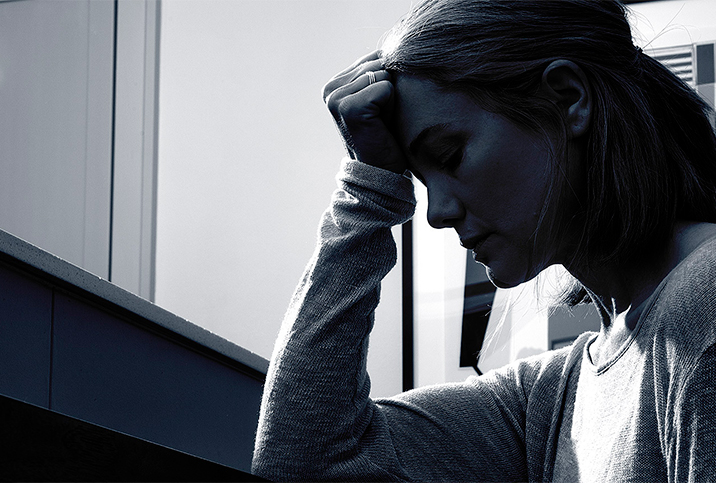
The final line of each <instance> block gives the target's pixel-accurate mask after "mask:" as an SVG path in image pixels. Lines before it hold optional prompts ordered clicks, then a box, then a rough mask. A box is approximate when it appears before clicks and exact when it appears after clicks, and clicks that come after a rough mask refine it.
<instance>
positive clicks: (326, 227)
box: [252, 160, 531, 481]
mask: <svg viewBox="0 0 716 483" xmlns="http://www.w3.org/2000/svg"><path fill="white" fill-rule="evenodd" d="M338 184H339V189H338V190H337V191H336V192H335V193H334V195H333V198H332V203H331V206H330V208H329V209H328V210H327V211H326V212H325V213H324V215H323V218H322V222H321V226H320V230H319V239H318V245H317V248H316V251H315V252H314V255H313V257H312V259H311V261H310V262H309V264H308V266H307V268H306V271H305V273H304V275H303V278H302V280H301V282H300V284H299V286H298V288H297V289H296V292H295V294H294V296H293V298H292V301H291V304H290V306H289V309H288V311H287V313H286V316H285V319H284V323H283V325H282V328H281V331H280V334H279V337H278V340H277V343H276V346H275V349H274V353H273V356H272V360H271V364H270V367H269V371H268V375H267V380H266V385H265V388H264V395H263V400H262V405H261V412H260V418H259V426H258V433H257V437H256V443H255V449H254V459H253V464H252V471H253V472H254V473H255V474H257V475H259V476H263V477H266V478H268V479H271V480H275V481H286V480H311V481H317V480H340V481H350V480H353V481H371V480H373V481H391V480H392V481H395V480H410V479H414V480H422V481H427V480H435V479H452V480H483V481H486V480H498V481H506V480H525V479H526V469H525V468H526V463H525V449H524V438H525V435H524V427H525V410H524V408H525V406H526V395H525V392H524V391H525V390H524V389H523V388H522V386H521V384H522V383H521V382H520V380H519V379H520V377H521V376H519V375H518V372H519V371H513V370H511V369H510V370H506V371H504V372H503V373H495V374H491V375H485V376H482V377H480V378H473V379H472V381H470V382H466V383H463V384H451V385H443V386H437V387H432V388H425V389H420V390H415V391H411V392H408V393H406V394H403V395H400V396H398V397H396V398H393V399H387V400H381V401H378V402H376V401H372V400H371V399H370V398H369V392H370V382H369V378H368V374H367V372H366V356H367V349H368V335H369V332H370V330H371V327H372V324H373V312H374V309H375V308H376V306H377V304H378V299H379V288H380V282H381V280H382V278H383V277H384V276H385V275H386V274H387V273H388V271H389V270H390V269H391V268H392V267H393V266H394V264H395V261H396V247H395V243H394V241H393V239H392V236H391V231H390V228H391V226H393V225H396V224H398V223H402V222H404V221H406V220H407V219H408V218H409V217H410V216H412V213H413V211H414V205H415V200H414V195H413V189H412V183H411V182H410V180H408V179H407V178H405V177H403V176H401V175H397V174H394V173H390V172H387V171H385V170H381V169H378V168H374V167H371V166H368V165H365V164H361V163H359V162H356V161H351V160H346V161H344V162H343V164H342V168H341V172H340V173H339V175H338ZM523 372H525V371H523ZM527 372H529V371H527ZM525 377H527V378H529V377H528V376H525ZM530 377H531V376H530Z"/></svg>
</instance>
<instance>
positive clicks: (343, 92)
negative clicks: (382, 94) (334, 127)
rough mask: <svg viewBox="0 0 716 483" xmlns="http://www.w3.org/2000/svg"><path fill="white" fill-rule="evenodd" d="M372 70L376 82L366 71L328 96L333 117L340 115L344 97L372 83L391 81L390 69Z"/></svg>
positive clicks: (328, 104) (327, 101)
mask: <svg viewBox="0 0 716 483" xmlns="http://www.w3.org/2000/svg"><path fill="white" fill-rule="evenodd" d="M370 72H373V75H374V76H375V81H374V82H371V77H370V75H369V74H368V73H367V72H366V73H364V74H362V75H360V76H358V77H356V78H355V79H354V80H353V81H352V82H350V83H349V84H346V85H344V86H341V87H339V88H338V89H336V90H334V91H333V92H331V93H330V94H329V95H328V97H327V98H326V99H325V102H326V105H327V106H328V110H329V111H331V113H332V114H333V117H336V116H337V115H338V109H339V107H340V104H341V101H342V99H344V98H346V97H348V96H351V95H353V94H356V93H357V92H360V91H362V90H364V89H366V88H368V87H371V84H372V85H375V84H378V83H381V82H388V83H390V74H389V73H388V71H385V70H379V71H370Z"/></svg>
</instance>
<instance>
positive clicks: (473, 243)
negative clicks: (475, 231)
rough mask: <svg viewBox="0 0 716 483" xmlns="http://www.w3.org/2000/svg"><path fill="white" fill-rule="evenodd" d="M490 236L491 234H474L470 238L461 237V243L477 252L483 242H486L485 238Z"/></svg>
mask: <svg viewBox="0 0 716 483" xmlns="http://www.w3.org/2000/svg"><path fill="white" fill-rule="evenodd" d="M489 236H490V234H489V233H488V234H486V235H482V236H473V237H469V238H462V237H461V238H460V245H462V246H463V247H464V248H467V249H468V250H472V251H473V252H477V251H478V250H479V249H480V247H481V246H482V244H483V243H485V240H487V238H488V237H489Z"/></svg>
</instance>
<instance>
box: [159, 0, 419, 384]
mask: <svg viewBox="0 0 716 483" xmlns="http://www.w3.org/2000/svg"><path fill="white" fill-rule="evenodd" d="M410 3H411V2H410V0H391V1H388V0H372V1H367V0H366V1H363V0H361V1H352V0H350V1H349V0H321V1H319V0H311V1H308V0H306V1H276V0H228V1H227V0H164V1H163V2H162V24H161V60H160V107H159V119H160V121H159V165H158V208H157V256H156V302H157V303H158V304H159V305H161V306H163V307H165V308H167V309H169V310H171V311H173V312H175V313H177V314H178V315H180V316H183V317H186V318H188V319H189V320H191V321H193V322H195V323H198V324H200V325H202V326H204V327H206V328H207V329H209V330H211V331H213V332H215V333H217V334H219V335H221V336H223V337H225V338H226V339H228V340H230V341H233V342H235V343H237V344H239V345H241V346H243V347H245V348H247V349H249V350H251V351H254V352H256V353H258V354H260V355H262V356H264V357H267V358H268V357H269V356H270V354H271V350H272V347H273V343H274V340H275V337H276V334H277V332H278V328H279V325H280V322H281V319H282V316H283V314H284V311H285V310H286V306H287V304H288V301H289V299H290V296H291V293H292V292H293V289H294V287H295V285H296V283H297V282H298V279H299V277H300V274H301V272H302V270H303V268H304V266H305V264H306V262H307V261H308V259H309V257H310V256H311V253H312V251H313V248H314V242H315V234H316V229H317V224H318V220H319V217H320V215H321V213H322V212H323V210H324V209H325V208H326V207H327V205H328V202H329V199H330V196H331V193H332V191H333V190H334V187H335V181H334V176H335V174H336V172H337V168H338V164H339V161H340V158H341V157H342V156H343V147H342V144H341V142H340V140H339V138H338V136H337V132H336V130H335V128H334V126H333V122H332V118H331V116H330V115H329V113H328V111H327V110H326V108H325V106H324V105H323V101H322V99H321V89H322V86H323V84H324V83H325V82H326V81H327V80H328V79H329V78H330V77H331V76H332V75H333V74H335V73H336V72H338V71H340V70H342V69H343V68H344V67H346V66H347V65H349V64H350V63H352V62H353V61H354V60H355V59H356V58H357V57H359V56H361V55H364V54H366V53H368V52H370V51H372V50H374V49H375V48H376V47H377V46H378V40H379V38H380V36H381V35H382V34H383V33H384V32H385V30H387V29H388V28H389V27H390V26H391V25H392V24H393V23H394V22H395V21H396V20H397V19H398V18H399V17H400V16H401V15H403V14H404V13H405V12H406V11H407V10H408V8H409V6H410ZM400 290H401V288H400V273H399V272H397V271H395V270H394V271H393V273H391V274H390V275H389V277H388V279H387V280H386V281H385V283H384V288H383V301H382V303H381V306H380V309H379V311H378V313H377V315H376V329H375V331H374V333H373V336H372V338H371V351H370V361H369V370H370V371H371V375H372V379H373V385H374V391H373V394H374V395H387V394H393V393H396V392H398V391H399V390H400V385H401V383H400V381H401V374H400V360H401V343H400V325H401V296H400V295H401V292H400Z"/></svg>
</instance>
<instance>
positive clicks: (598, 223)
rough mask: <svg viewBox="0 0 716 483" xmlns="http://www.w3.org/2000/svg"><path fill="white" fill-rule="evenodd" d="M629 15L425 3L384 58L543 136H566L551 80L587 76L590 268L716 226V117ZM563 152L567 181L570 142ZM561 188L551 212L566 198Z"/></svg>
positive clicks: (518, 0)
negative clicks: (641, 37) (559, 65)
mask: <svg viewBox="0 0 716 483" xmlns="http://www.w3.org/2000/svg"><path fill="white" fill-rule="evenodd" d="M626 14H627V11H626V9H625V7H624V6H623V5H621V4H620V3H619V2H617V1H613V0H612V1H603V0H569V1H566V0H558V1H555V0H540V1H522V0H426V1H424V2H422V3H420V4H418V5H416V6H415V7H414V8H413V9H412V10H411V12H409V13H408V15H407V16H406V17H404V18H403V19H402V20H401V21H400V22H399V23H398V24H397V25H396V26H395V27H394V28H393V29H392V30H391V31H390V32H389V34H388V36H387V37H386V39H385V41H384V43H383V48H382V51H383V52H382V55H383V59H384V63H385V68H386V69H388V70H389V71H392V72H397V73H402V74H407V75H411V76H416V77H420V78H424V79H427V80H430V81H432V82H434V83H435V84H436V85H437V86H439V87H440V88H443V89H446V90H450V91H458V92H463V93H467V94H469V95H471V96H472V97H473V98H474V99H475V100H476V101H477V102H478V104H480V105H481V106H482V107H483V108H485V109H487V110H491V111H493V112H496V113H498V114H501V115H504V116H505V117H507V118H509V119H511V120H512V121H513V122H516V123H518V124H520V125H522V126H524V127H526V128H528V129H531V130H533V131H535V132H538V133H544V134H547V132H552V133H554V132H558V133H559V132H560V131H561V132H565V129H564V121H563V119H562V117H561V114H560V112H559V110H558V109H557V108H556V106H555V105H554V104H553V103H551V102H549V101H547V100H545V99H542V98H540V97H539V96H536V93H537V90H538V88H539V86H540V83H541V79H542V73H543V72H544V69H545V68H546V67H547V66H548V65H549V64H550V63H551V62H552V61H554V60H556V59H567V60H571V61H573V62H574V63H575V64H577V65H579V67H580V68H581V69H582V70H583V72H584V73H585V75H586V76H587V78H588V80H589V83H590V87H591V95H592V104H593V112H592V118H591V125H590V129H589V131H588V133H587V134H586V136H587V139H586V148H587V163H588V167H587V172H586V181H585V187H586V196H585V197H584V198H583V199H582V200H581V202H582V207H581V209H580V210H579V214H578V218H579V220H577V221H578V222H579V227H580V228H579V229H580V230H581V233H580V235H579V236H578V237H577V248H576V249H575V253H577V256H580V257H583V258H580V260H579V261H580V262H586V263H591V264H601V263H605V262H611V263H614V262H623V261H625V260H628V259H629V258H630V257H633V256H635V255H637V254H640V253H645V252H646V251H648V249H649V248H651V247H654V246H656V245H657V244H659V243H663V242H664V240H665V239H666V237H668V236H669V235H670V233H671V231H672V229H673V226H674V223H675V222H676V220H678V219H683V220H698V221H709V222H716V136H715V135H714V129H713V126H712V125H711V123H710V121H709V116H710V115H711V113H712V111H711V108H710V107H709V106H708V105H707V104H706V103H705V102H704V101H703V100H702V99H701V98H700V97H699V96H698V94H696V93H695V92H694V90H693V89H691V88H690V87H689V86H688V85H687V84H686V83H684V82H683V81H682V80H680V79H679V78H678V77H677V76H676V75H674V74H673V73H671V71H669V70H668V69H667V68H666V67H664V66H663V65H662V64H661V63H659V62H658V61H656V60H654V59H652V58H651V57H649V56H647V55H646V54H644V53H642V51H641V49H638V48H636V47H635V46H634V44H633V42H632V36H631V29H630V26H629V23H628V21H627V18H626ZM554 128H557V129H556V130H555V129H554ZM553 152H554V154H555V156H554V158H555V159H554V162H553V164H554V166H553V172H554V173H556V172H557V171H554V170H556V169H565V168H566V167H565V166H564V165H563V164H561V163H563V160H564V159H565V158H566V140H565V139H561V140H559V142H558V145H557V146H554V151H553ZM552 178H553V182H552V184H553V186H552V187H551V188H550V191H549V194H548V201H549V203H552V202H558V199H559V198H560V197H561V196H564V195H565V189H567V188H566V187H565V186H562V184H563V183H562V181H561V179H562V178H561V177H559V176H556V175H555V176H552ZM549 203H546V204H549ZM543 217H544V213H543ZM572 221H574V220H572ZM552 228H553V227H551V228H550V229H549V230H548V231H552V232H554V230H552ZM556 232H559V230H557V231H556Z"/></svg>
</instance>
